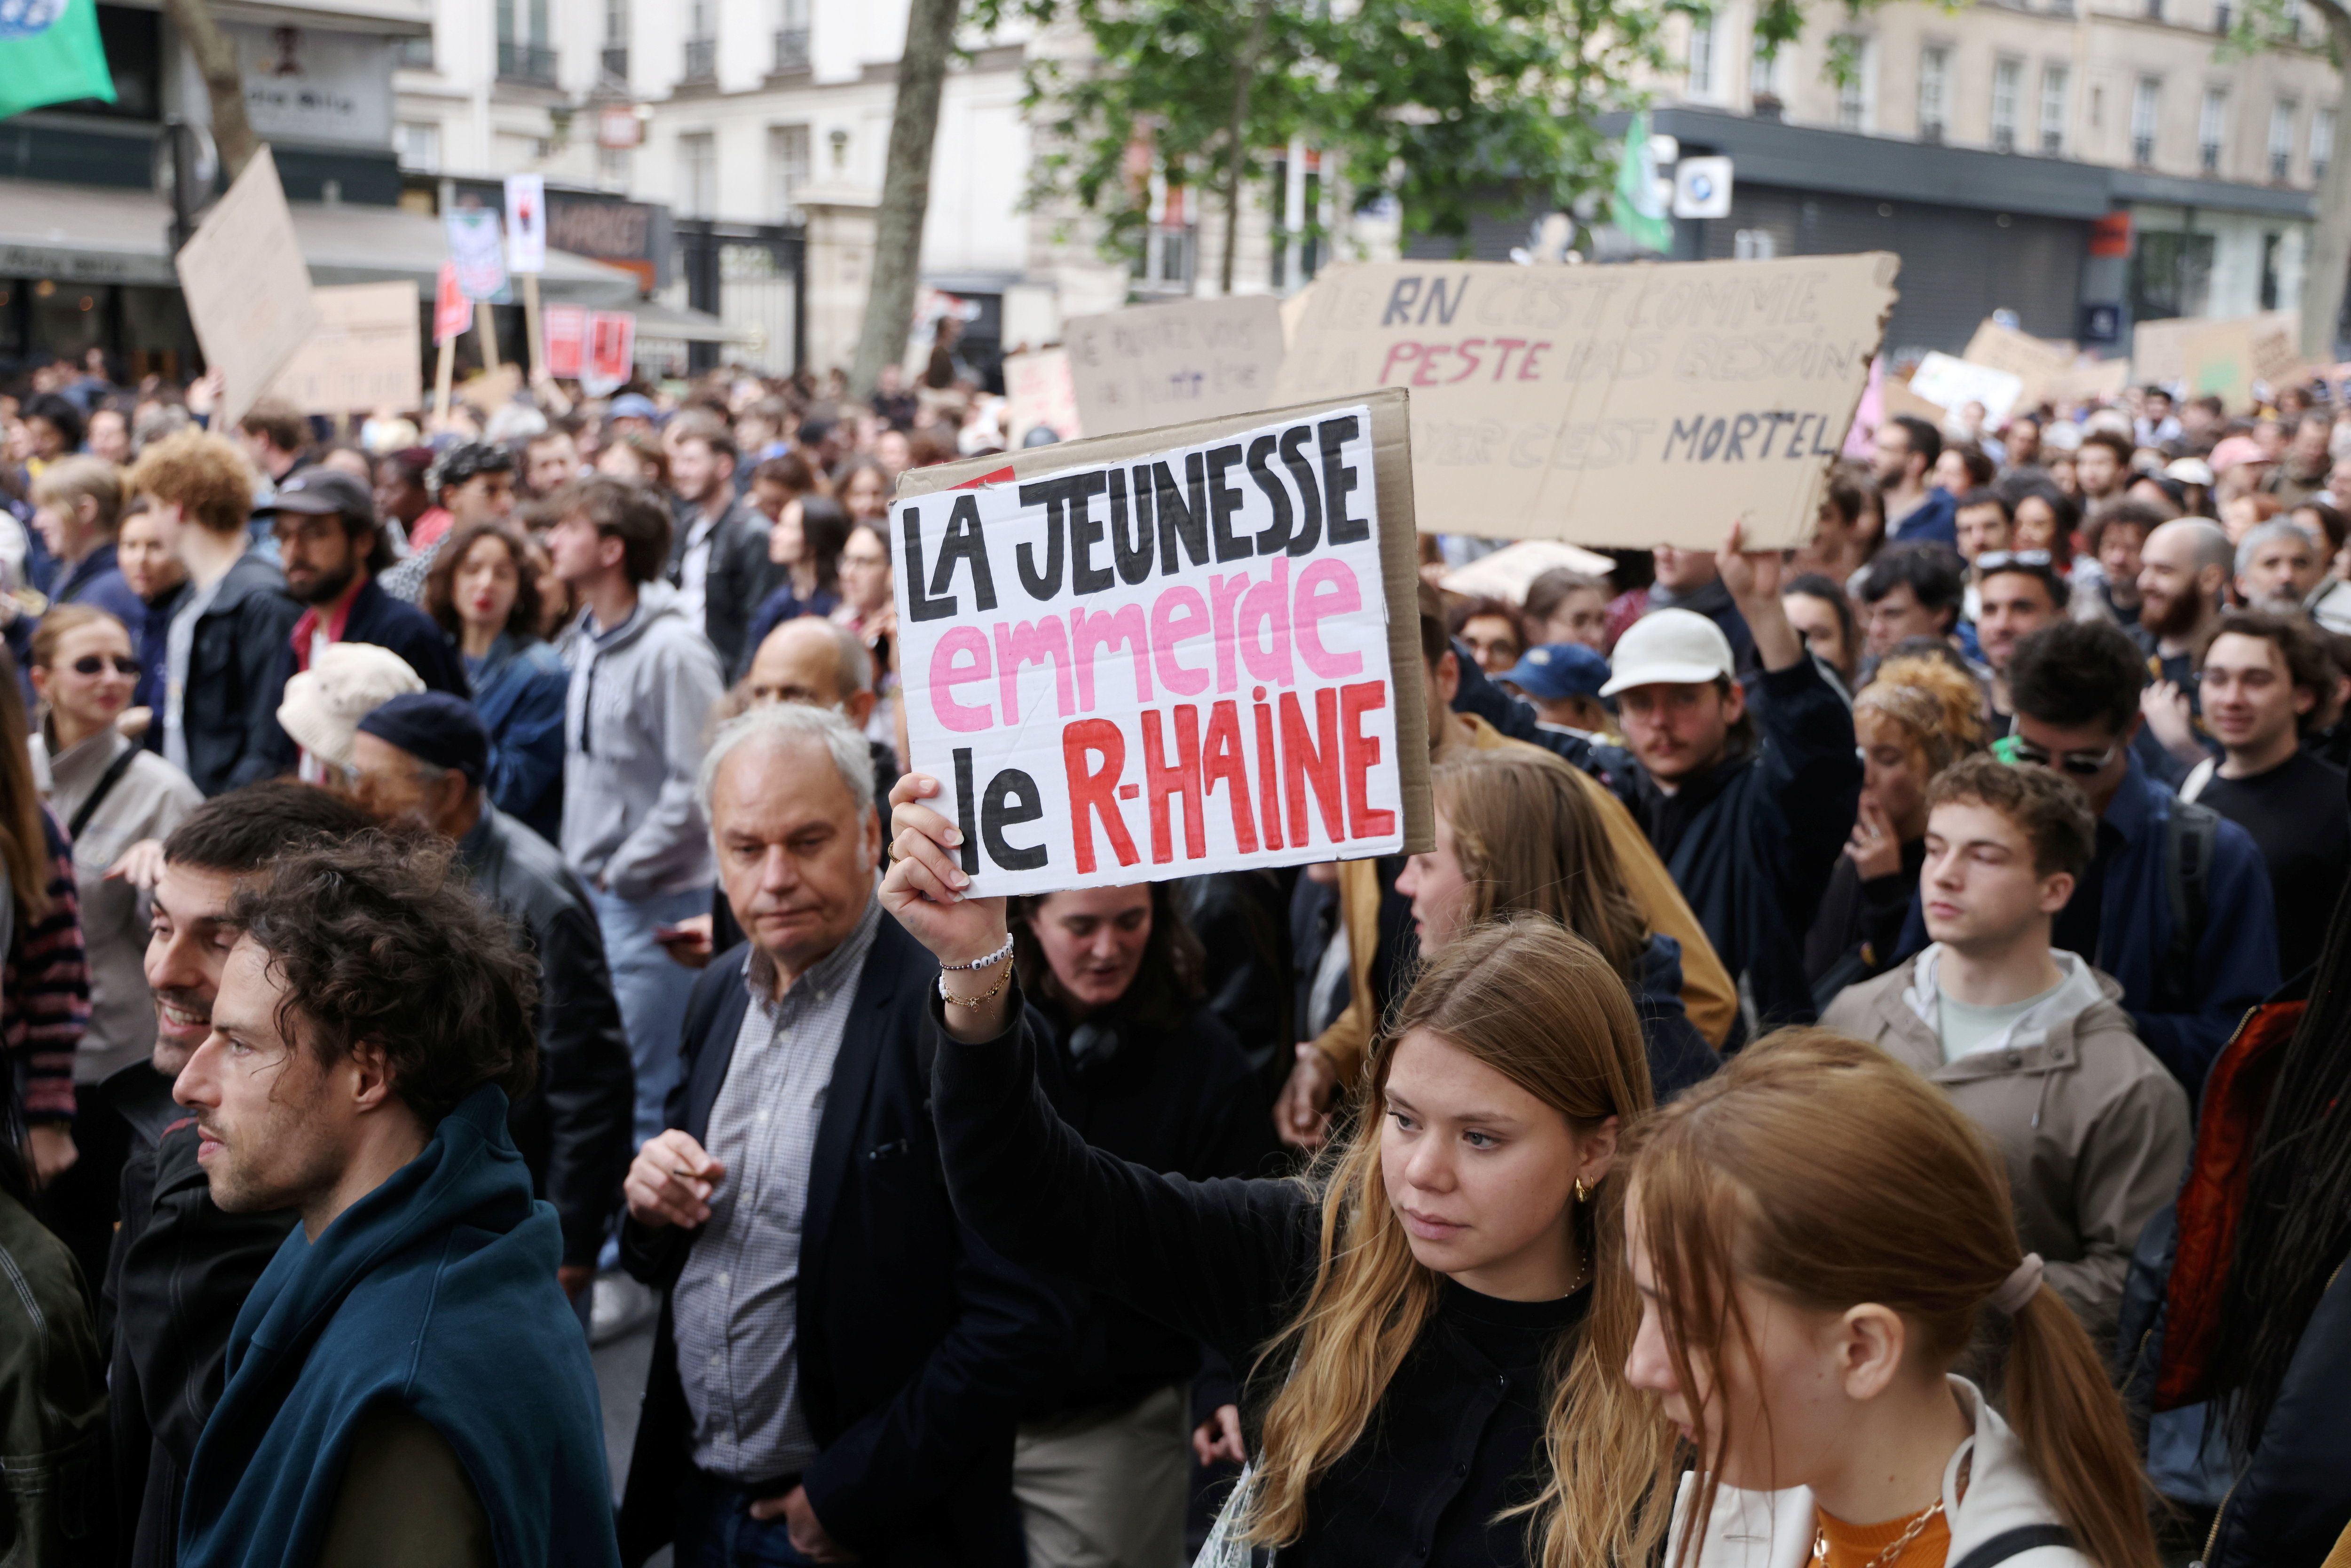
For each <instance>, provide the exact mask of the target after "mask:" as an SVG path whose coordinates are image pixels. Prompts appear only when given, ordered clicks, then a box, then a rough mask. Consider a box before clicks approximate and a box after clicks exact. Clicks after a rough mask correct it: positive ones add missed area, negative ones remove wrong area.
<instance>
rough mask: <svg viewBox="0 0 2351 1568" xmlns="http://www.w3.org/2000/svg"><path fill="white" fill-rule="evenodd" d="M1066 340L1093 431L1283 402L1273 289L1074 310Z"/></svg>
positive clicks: (1065, 326)
mask: <svg viewBox="0 0 2351 1568" xmlns="http://www.w3.org/2000/svg"><path fill="white" fill-rule="evenodd" d="M1061 344H1062V347H1063V348H1064V349H1065V350H1067V351H1068V353H1069V356H1070V376H1071V382H1072V384H1073V386H1074V388H1075V390H1076V392H1077V399H1078V418H1079V420H1080V421H1081V422H1082V423H1084V425H1085V427H1086V431H1087V434H1092V435H1120V434H1124V433H1125V432H1127V431H1130V430H1151V429H1155V428H1156V427H1158V426H1160V425H1165V424H1172V423H1175V422H1176V421H1178V420H1188V419H1216V418H1218V417H1220V416H1222V415H1224V414H1228V413H1253V412H1254V411H1256V410H1258V409H1261V408H1267V407H1270V406H1271V405H1272V404H1273V402H1275V401H1276V400H1275V397H1274V390H1273V388H1274V378H1275V376H1276V375H1277V374H1278V373H1279V372H1280V369H1281V354H1282V350H1281V306H1280V302H1279V301H1278V300H1276V299H1275V298H1273V296H1271V295H1270V294H1244V295H1239V296H1236V297H1233V298H1225V299H1184V300H1177V301H1175V302H1174V303H1171V304H1166V305H1135V306H1130V307H1129V308H1126V309H1124V310H1113V311H1111V312H1109V313H1108V314H1107V315H1102V316H1073V317H1071V319H1069V320H1067V321H1064V322H1063V323H1062V324H1061ZM1358 390H1360V389H1358Z"/></svg>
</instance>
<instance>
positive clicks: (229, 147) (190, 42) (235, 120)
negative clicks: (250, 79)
mask: <svg viewBox="0 0 2351 1568" xmlns="http://www.w3.org/2000/svg"><path fill="white" fill-rule="evenodd" d="M163 9H164V11H165V13H166V14H168V15H169V16H171V18H172V26H175V27H177V28H178V29H179V30H180V38H181V41H182V42H183V43H184V44H186V45H187V47H188V55H189V57H190V58H192V59H193V60H194V61H195V63H196V73H197V74H198V75H199V76H201V77H203V78H204V94H205V96H206V97H207V98H209V99H211V100H212V110H213V145H214V147H216V148H218V149H219V150H220V160H221V171H222V172H223V173H224V174H225V175H226V176H227V179H228V182H229V183H232V184H234V183H235V181H236V177H237V176H238V175H239V174H242V173H244V172H245V166H246V164H247V163H250V162H253V155H254V154H255V153H256V152H259V151H261V143H260V142H259V141H256V139H255V138H254V134H253V122H252V121H251V120H247V119H246V116H245V76H244V73H243V72H241V71H239V70H238V69H237V66H236V45H235V43H234V42H232V41H231V40H230V38H229V36H228V35H227V34H226V33H224V32H222V31H221V29H220V24H219V23H218V22H216V21H214V20H213V8H212V5H211V0H163ZM208 194H209V193H204V194H201V195H199V197H198V199H197V200H196V201H194V202H193V203H191V204H190V207H189V210H190V211H193V210H194V209H195V208H197V207H201V206H203V205H204V195H208Z"/></svg>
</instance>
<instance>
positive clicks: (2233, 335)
mask: <svg viewBox="0 0 2351 1568" xmlns="http://www.w3.org/2000/svg"><path fill="white" fill-rule="evenodd" d="M2292 322H2293V318H2292V317H2290V316H2287V315H2285V314H2284V313H2283V312H2273V313H2272V314H2271V315H2269V316H2257V317H2246V318H2241V319H2236V320H2231V321H2210V322H2206V323H2205V324H2204V329H2203V330H2202V331H2200V332H2199V333H2197V334H2196V335H2195V336H2194V337H2192V338H2190V339H2189V340H2188V348H2187V370H2186V372H2185V378H2184V379H2185V380H2186V382H2187V389H2188V395H2189V397H2192V398H2194V397H2206V396H2216V397H2218V398H2219V399H2220V401H2221V402H2223V403H2225V404H2227V405H2228V410H2229V412H2230V413H2242V412H2243V411H2244V409H2245V408H2246V407H2247V406H2248V405H2250V404H2251V403H2252V400H2253V387H2254V384H2255V383H2256V382H2259V383H2261V384H2262V385H2263V386H2266V387H2268V388H2269V389H2270V390H2271V391H2272V392H2274V391H2276V390H2277V388H2278V387H2279V386H2281V385H2283V384H2284V381H2285V378H2286V377H2288V376H2290V375H2292V374H2293V373H2294V371H2295V370H2296V369H2298V368H2299V367H2300V365H2301V363H2302V356H2301V355H2300V354H2299V353H2297V352H2296V351H2295V349H2294V328H2293V325H2292Z"/></svg>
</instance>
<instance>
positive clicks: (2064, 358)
mask: <svg viewBox="0 0 2351 1568" xmlns="http://www.w3.org/2000/svg"><path fill="white" fill-rule="evenodd" d="M1959 358H1960V359H1962V360H1965V361H1967V362H1968V363H1969V364H1971V365H1982V366H1984V367H1985V368H1986V369H1989V370H1995V371H2007V372H2008V373H2009V374H2010V375H2011V376H2014V377H2015V378H2016V379H2017V381H2018V382H2020V383H2021V384H2020V386H2019V388H2018V390H2017V396H2016V406H2017V407H2018V408H2032V407H2034V406H2036V405H2037V404H2039V403H2040V402H2041V401H2042V399H2043V398H2046V397H2049V396H2051V395H2053V394H2052V392H2050V387H2051V384H2052V383H2053V382H2056V381H2057V380H2058V379H2059V378H2061V377H2063V376H2064V374H2065V373H2066V372H2067V371H2071V370H2072V369H2073V368H2074V360H2075V358H2076V355H2075V353H2074V350H2073V349H2072V348H2071V347H2069V346H2067V345H2065V344H2062V343H2053V342H2050V341H2049V340H2047V339H2045V338H2035V337H2032V336H2030V335H2029V334H2027V333H2023V332H2020V331H2018V330H2016V329H2014V328H2012V327H2003V326H2001V324H2000V323H1999V322H1997V321H1994V320H1992V319H1991V318H1989V317H1987V318H1985V319H1983V320H1982V321H1980V322H1979V323H1978V324H1977V326H1976V331H1975V336H1974V337H1972V338H1970V339H1969V340H1968V348H1967V352H1965V353H1963V354H1961V355H1960V356H1959ZM1996 417H1997V416H1995V418H1996Z"/></svg>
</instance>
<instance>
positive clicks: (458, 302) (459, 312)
mask: <svg viewBox="0 0 2351 1568" xmlns="http://www.w3.org/2000/svg"><path fill="white" fill-rule="evenodd" d="M473 324H474V307H473V304H472V302H471V301H469V300H467V299H466V298H465V290H464V289H462V288H460V287H457V264H456V263H455V262H454V261H444V262H443V263H442V264H441V276H440V277H439V278H438V279H437V280H436V281H435V282H434V286H433V340H434V342H435V343H446V342H448V341H450V340H452V339H455V338H459V337H462V336H464V335H465V331H466V329H468V328H470V327H472V326H473Z"/></svg>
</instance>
